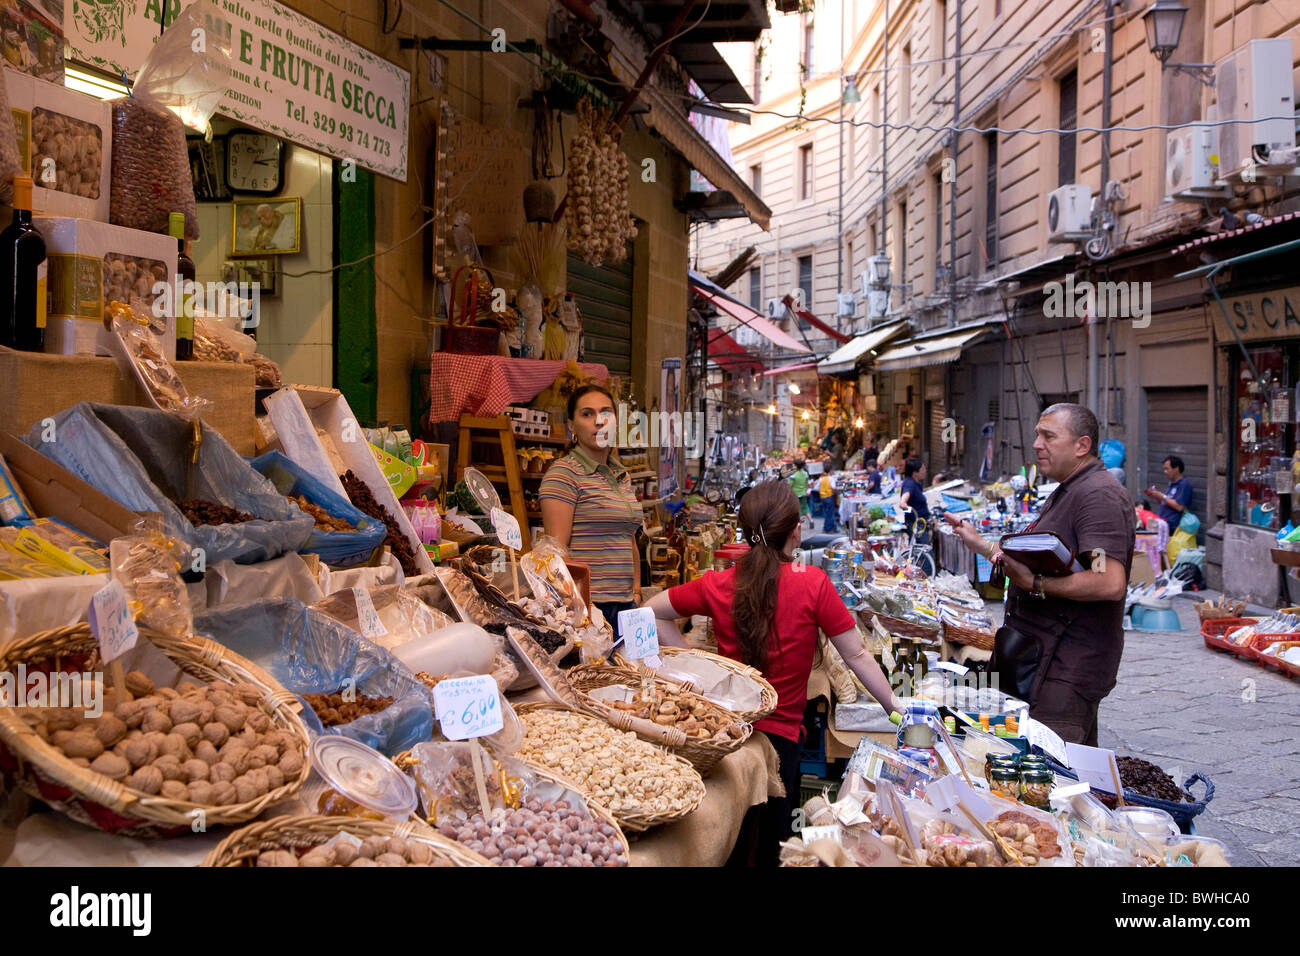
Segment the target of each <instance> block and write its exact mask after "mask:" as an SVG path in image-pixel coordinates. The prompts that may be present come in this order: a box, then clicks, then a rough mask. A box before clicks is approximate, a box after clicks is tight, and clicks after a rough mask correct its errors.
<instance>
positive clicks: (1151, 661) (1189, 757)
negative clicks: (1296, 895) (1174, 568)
mask: <svg viewBox="0 0 1300 956" xmlns="http://www.w3.org/2000/svg"><path fill="white" fill-rule="evenodd" d="M1201 596H1202V595H1198V596H1197V597H1198V599H1199V598H1200V597H1201ZM1209 596H1210V597H1214V596H1216V595H1214V594H1212V593H1211V594H1210V595H1209ZM1174 606H1175V608H1177V610H1178V617H1179V620H1180V621H1181V623H1182V625H1183V630H1182V631H1153V632H1142V631H1128V632H1126V633H1125V640H1124V658H1123V660H1122V661H1121V663H1120V670H1119V682H1118V684H1117V685H1116V687H1115V689H1114V690H1113V691H1111V693H1110V696H1109V697H1107V698H1106V699H1105V700H1104V701H1103V702H1102V705H1101V714H1100V728H1099V731H1098V743H1100V745H1101V746H1103V747H1108V748H1111V749H1113V750H1115V751H1116V752H1118V753H1119V754H1121V755H1127V756H1132V757H1141V758H1143V759H1144V760H1149V761H1151V762H1152V763H1154V764H1156V765H1157V766H1160V767H1163V768H1164V769H1165V771H1166V772H1168V773H1169V774H1170V775H1171V776H1173V777H1174V778H1175V779H1176V780H1177V781H1178V782H1179V783H1180V784H1181V783H1183V782H1184V781H1185V780H1186V779H1187V778H1188V777H1190V776H1191V775H1192V774H1193V773H1196V772H1197V771H1199V772H1201V773H1203V774H1205V776H1207V777H1209V778H1210V779H1211V780H1212V781H1213V782H1214V787H1215V794H1214V799H1213V800H1212V801H1211V802H1210V805H1209V807H1207V808H1206V810H1205V812H1204V813H1202V814H1201V815H1200V816H1199V817H1197V818H1196V830H1197V832H1198V833H1199V834H1201V835H1203V836H1210V837H1214V838H1215V839H1217V840H1222V841H1223V842H1224V844H1226V846H1227V850H1228V855H1229V859H1230V860H1231V862H1232V864H1233V865H1234V866H1295V865H1297V864H1300V734H1297V732H1296V728H1297V726H1300V681H1297V680H1292V679H1290V678H1288V677H1286V676H1285V675H1283V674H1279V673H1278V672H1276V671H1271V670H1265V669H1264V668H1262V667H1260V666H1259V665H1258V664H1255V663H1253V662H1250V661H1243V660H1239V659H1237V658H1235V657H1233V656H1232V655H1230V654H1226V653H1221V652H1219V651H1214V650H1211V649H1209V648H1207V647H1206V646H1205V644H1204V642H1203V641H1202V640H1201V635H1200V621H1199V619H1198V618H1197V615H1196V609H1195V608H1194V607H1193V606H1192V601H1191V600H1187V599H1183V598H1179V599H1177V600H1175V601H1174ZM989 608H990V610H991V611H992V612H993V613H994V615H995V617H996V619H998V620H1000V619H1001V612H1002V605H1001V604H996V605H993V604H991V605H990V606H989ZM1251 613H1256V614H1261V613H1265V612H1264V610H1263V609H1261V608H1254V609H1252V612H1251ZM1194 793H1195V796H1197V797H1198V798H1199V797H1201V796H1203V794H1204V788H1203V787H1202V785H1200V784H1197V786H1196V787H1195V788H1194Z"/></svg>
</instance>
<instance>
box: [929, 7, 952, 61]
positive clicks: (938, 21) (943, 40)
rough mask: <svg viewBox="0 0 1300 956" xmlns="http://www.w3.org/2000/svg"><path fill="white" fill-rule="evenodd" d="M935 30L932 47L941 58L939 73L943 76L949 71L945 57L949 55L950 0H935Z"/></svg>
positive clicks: (936, 55) (936, 57) (935, 55)
mask: <svg viewBox="0 0 1300 956" xmlns="http://www.w3.org/2000/svg"><path fill="white" fill-rule="evenodd" d="M933 30H934V33H933V37H934V40H933V42H932V44H931V49H933V50H934V57H935V59H937V60H939V75H940V76H943V75H944V74H946V73H947V72H948V61H947V60H945V59H943V58H944V57H946V56H947V55H948V0H934V27H933Z"/></svg>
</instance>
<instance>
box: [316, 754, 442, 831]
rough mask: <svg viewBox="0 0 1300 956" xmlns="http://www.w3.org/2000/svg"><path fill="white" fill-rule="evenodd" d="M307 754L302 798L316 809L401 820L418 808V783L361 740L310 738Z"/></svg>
mask: <svg viewBox="0 0 1300 956" xmlns="http://www.w3.org/2000/svg"><path fill="white" fill-rule="evenodd" d="M307 756H308V760H309V762H310V763H311V768H312V777H311V779H310V780H309V781H308V783H307V787H306V791H305V793H304V802H305V803H306V804H307V805H308V806H310V807H314V808H315V809H316V811H317V812H318V813H321V814H324V815H325V816H349V817H365V818H368V819H373V820H396V821H400V820H406V819H408V818H409V817H410V816H411V814H412V813H414V812H415V809H416V806H417V805H418V800H417V797H416V792H415V784H414V783H412V781H411V779H410V778H409V777H407V776H406V774H404V773H402V771H400V770H399V769H397V766H396V765H395V764H394V763H393V762H392V761H391V760H389V759H388V758H387V757H385V756H384V755H383V754H381V753H380V752H379V751H377V750H374V749H373V748H370V747H367V746H366V745H365V744H363V743H361V742H360V741H357V740H353V739H351V738H350V737H340V736H337V735H334V734H327V735H325V736H322V737H317V738H316V739H315V740H314V741H312V744H311V747H310V748H309V749H308V752H307Z"/></svg>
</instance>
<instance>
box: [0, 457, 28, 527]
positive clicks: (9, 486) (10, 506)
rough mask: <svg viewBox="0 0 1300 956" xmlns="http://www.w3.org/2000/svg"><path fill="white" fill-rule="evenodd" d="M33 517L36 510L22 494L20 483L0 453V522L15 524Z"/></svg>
mask: <svg viewBox="0 0 1300 956" xmlns="http://www.w3.org/2000/svg"><path fill="white" fill-rule="evenodd" d="M35 517H36V512H35V511H34V510H32V506H31V505H30V504H29V503H28V501H27V496H26V495H24V494H23V489H22V485H20V484H18V479H17V478H15V477H14V473H13V472H12V471H11V470H10V469H9V465H8V463H7V462H6V461H5V459H4V456H3V455H0V524H17V523H18V522H21V521H31V520H32V519H34V518H35Z"/></svg>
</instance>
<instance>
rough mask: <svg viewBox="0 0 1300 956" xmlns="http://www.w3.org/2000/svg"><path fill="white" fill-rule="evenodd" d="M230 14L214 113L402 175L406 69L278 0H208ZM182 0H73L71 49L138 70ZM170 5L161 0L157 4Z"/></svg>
mask: <svg viewBox="0 0 1300 956" xmlns="http://www.w3.org/2000/svg"><path fill="white" fill-rule="evenodd" d="M212 5H213V6H214V7H215V9H216V10H218V11H219V12H220V13H221V14H222V16H224V17H225V18H226V19H225V21H224V23H223V24H222V25H221V26H217V27H216V29H217V30H218V31H219V32H221V33H224V34H225V36H224V37H223V38H221V40H219V41H218V42H223V41H224V42H227V43H229V45H230V87H229V89H228V90H227V92H226V95H225V96H224V97H223V98H222V100H221V105H220V106H219V107H218V112H220V113H222V114H223V115H225V116H228V117H230V118H232V119H235V120H238V121H240V122H241V123H245V124H247V125H248V126H252V127H254V128H256V129H261V130H265V131H266V132H268V133H274V134H275V135H277V136H280V137H283V138H284V139H286V140H288V141H290V142H292V143H298V144H300V145H302V146H306V147H308V148H310V149H314V150H316V151H317V152H320V153H325V154H326V155H329V156H333V157H335V158H336V159H340V160H344V161H346V160H352V161H354V162H355V163H356V165H358V166H360V167H362V168H363V169H369V170H373V171H374V172H377V173H381V174H382V175H384V176H391V177H392V178H393V179H398V180H401V181H402V182H405V181H406V163H407V127H408V123H409V119H410V108H411V106H410V100H411V75H410V73H408V72H407V71H406V70H403V69H402V68H401V67H399V66H397V65H396V64H393V63H390V62H388V61H387V60H385V59H383V58H382V57H379V56H376V55H375V54H373V53H371V52H370V51H369V50H366V49H364V48H362V47H360V46H357V45H356V44H355V43H352V42H350V41H348V40H346V39H344V38H343V37H342V36H340V35H339V34H337V33H335V32H334V31H332V30H327V29H326V28H325V27H323V26H321V25H320V24H319V23H316V22H315V21H314V20H310V19H308V18H307V17H305V16H303V15H302V14H300V13H298V12H297V11H295V10H291V9H289V8H288V7H285V6H283V5H281V4H279V3H276V2H274V0H212ZM181 6H182V4H181V2H180V0H98V2H85V0H78V2H76V3H74V4H72V5H71V8H72V15H71V16H70V17H69V18H68V19H67V21H66V22H65V29H66V32H67V42H68V46H69V49H70V56H71V57H72V58H73V59H76V60H81V61H83V62H86V63H91V64H94V65H95V66H98V67H100V68H101V69H104V70H108V71H110V72H112V73H116V74H125V75H126V76H128V77H134V76H135V75H136V73H137V72H138V71H139V70H140V68H141V67H142V66H143V65H144V62H145V60H146V59H147V58H148V56H149V53H150V51H151V50H152V49H153V44H154V42H155V41H156V40H157V39H158V34H159V19H160V18H161V19H162V21H163V23H164V24H169V23H171V22H172V21H173V20H174V19H175V18H176V16H177V15H178V14H179V13H180V10H181ZM163 7H166V9H163Z"/></svg>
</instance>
